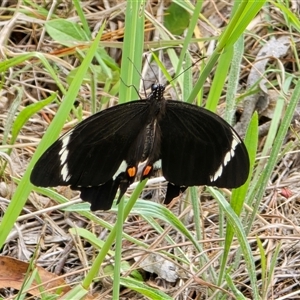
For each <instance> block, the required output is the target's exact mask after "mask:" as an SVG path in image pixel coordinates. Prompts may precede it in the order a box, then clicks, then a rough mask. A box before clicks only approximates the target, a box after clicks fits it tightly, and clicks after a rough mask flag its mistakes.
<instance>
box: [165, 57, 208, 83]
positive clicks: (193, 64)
mask: <svg viewBox="0 0 300 300" xmlns="http://www.w3.org/2000/svg"><path fill="white" fill-rule="evenodd" d="M204 58H206V57H205V56H203V57H200V58H199V59H197V60H196V61H195V62H194V63H192V64H191V65H190V66H188V67H187V68H186V69H184V70H183V71H182V72H180V73H179V74H178V75H176V76H175V77H173V78H172V80H171V81H169V82H168V83H171V82H172V81H174V80H175V79H177V78H178V77H179V76H181V75H182V74H183V73H184V72H186V71H187V70H189V69H191V68H192V67H193V66H195V65H196V64H197V63H198V62H199V61H201V60H202V59H204Z"/></svg>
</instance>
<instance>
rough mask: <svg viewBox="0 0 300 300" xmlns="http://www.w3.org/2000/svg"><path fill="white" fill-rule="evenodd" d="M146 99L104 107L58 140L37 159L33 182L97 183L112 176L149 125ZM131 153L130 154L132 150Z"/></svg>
mask: <svg viewBox="0 0 300 300" xmlns="http://www.w3.org/2000/svg"><path fill="white" fill-rule="evenodd" d="M147 111H148V110H147V102H146V101H135V102H131V103H127V104H124V105H118V106H115V107H112V108H110V109H106V110H104V111H101V112H99V113H97V114H95V115H93V116H91V117H90V118H88V119H86V120H84V121H82V122H81V123H79V124H78V125H77V126H75V127H74V128H73V129H72V130H70V131H69V132H67V133H66V134H65V135H63V136H62V137H61V138H60V139H59V140H57V141H56V142H55V143H54V144H53V145H52V146H51V147H50V148H49V149H48V150H47V151H46V152H45V153H44V154H43V155H42V157H41V158H40V159H39V160H38V162H37V163H36V165H35V167H34V169H33V171H32V173H31V182H32V183H33V184H35V185H37V186H45V187H46V186H57V185H72V186H97V185H100V184H103V183H105V182H106V181H108V180H109V179H111V178H112V177H113V176H114V174H115V173H116V172H117V170H118V169H119V167H120V166H121V163H122V162H123V161H124V160H126V157H127V156H128V151H129V149H130V147H131V145H132V144H133V143H134V142H135V140H136V138H137V136H138V135H139V133H140V131H141V130H143V129H144V128H145V126H146V125H147V124H146V123H147V115H148V113H147ZM129 155H130V154H129Z"/></svg>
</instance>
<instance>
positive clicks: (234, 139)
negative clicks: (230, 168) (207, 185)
mask: <svg viewBox="0 0 300 300" xmlns="http://www.w3.org/2000/svg"><path fill="white" fill-rule="evenodd" d="M231 133H232V142H231V147H230V150H229V151H228V152H227V153H226V154H225V156H224V160H223V162H222V163H221V165H220V166H219V168H218V170H217V171H216V172H215V173H214V174H213V175H211V176H210V181H211V182H213V181H216V180H217V179H218V178H219V177H221V175H222V173H223V169H224V167H226V166H227V164H228V163H229V162H230V161H231V159H232V158H233V157H234V155H235V148H236V147H237V145H238V144H240V143H241V141H240V138H239V137H238V136H237V134H236V133H235V132H234V131H232V130H231Z"/></svg>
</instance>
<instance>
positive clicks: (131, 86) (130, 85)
mask: <svg viewBox="0 0 300 300" xmlns="http://www.w3.org/2000/svg"><path fill="white" fill-rule="evenodd" d="M120 80H121V82H122V83H123V84H124V85H125V86H126V87H128V88H133V89H134V90H135V91H136V93H137V95H138V96H139V98H140V100H142V97H141V95H140V93H139V91H138V89H137V88H136V87H135V86H134V85H133V84H129V85H128V84H127V83H126V82H125V81H124V80H123V78H121V77H120Z"/></svg>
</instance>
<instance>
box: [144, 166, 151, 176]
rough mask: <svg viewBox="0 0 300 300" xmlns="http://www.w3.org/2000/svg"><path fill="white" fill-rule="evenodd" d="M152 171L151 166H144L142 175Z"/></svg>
mask: <svg viewBox="0 0 300 300" xmlns="http://www.w3.org/2000/svg"><path fill="white" fill-rule="evenodd" d="M151 171H152V166H146V167H145V168H144V171H143V176H148V175H149V174H150V172H151Z"/></svg>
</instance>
